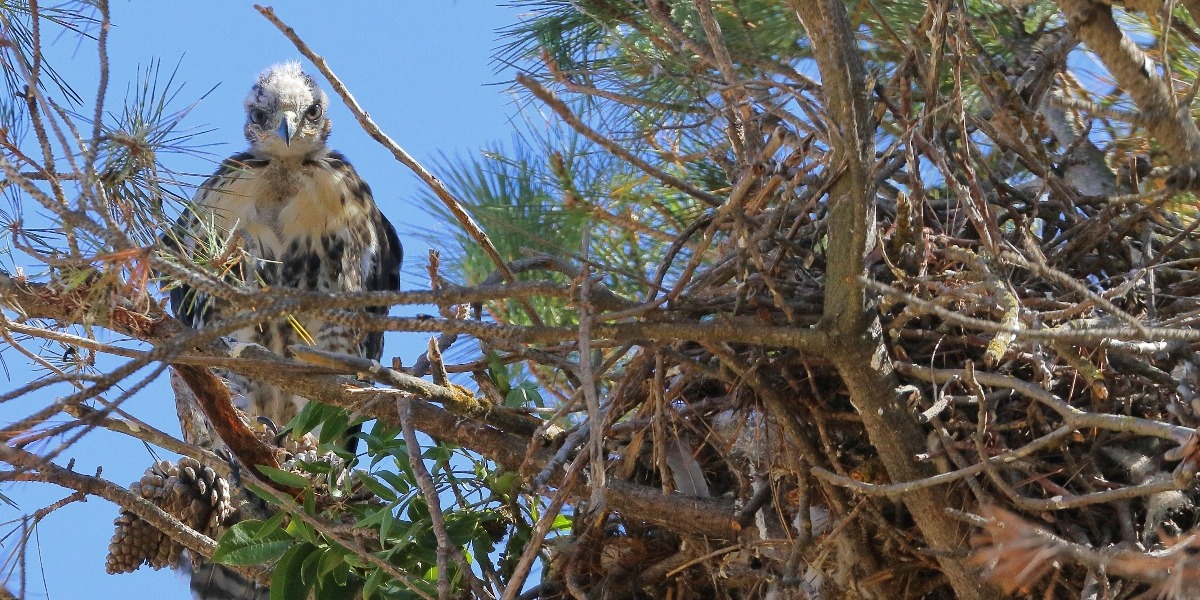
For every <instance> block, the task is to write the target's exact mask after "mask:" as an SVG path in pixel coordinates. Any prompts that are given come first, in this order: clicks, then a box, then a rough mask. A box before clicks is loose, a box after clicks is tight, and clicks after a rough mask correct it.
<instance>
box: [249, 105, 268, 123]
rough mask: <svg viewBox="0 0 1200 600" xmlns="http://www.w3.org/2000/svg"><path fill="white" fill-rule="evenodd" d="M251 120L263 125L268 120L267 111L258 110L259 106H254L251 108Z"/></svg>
mask: <svg viewBox="0 0 1200 600" xmlns="http://www.w3.org/2000/svg"><path fill="white" fill-rule="evenodd" d="M250 120H251V121H254V122H255V123H258V124H259V125H262V124H263V121H266V120H267V113H265V112H263V111H261V110H258V109H257V108H252V109H250Z"/></svg>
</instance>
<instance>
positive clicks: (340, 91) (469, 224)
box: [254, 4, 542, 325]
mask: <svg viewBox="0 0 1200 600" xmlns="http://www.w3.org/2000/svg"><path fill="white" fill-rule="evenodd" d="M254 9H255V10H257V11H258V12H259V13H260V14H262V16H263V17H265V18H266V19H267V20H268V21H270V22H271V24H272V25H274V26H275V27H276V28H277V29H279V31H280V32H281V33H283V35H284V36H285V37H287V39H288V40H290V41H291V42H292V44H293V45H295V46H296V49H297V50H299V51H300V53H301V54H303V55H304V57H305V58H307V59H308V60H309V61H311V62H312V64H313V65H315V66H316V67H317V70H319V71H320V72H321V74H322V75H324V76H325V78H326V79H327V80H329V85H330V86H332V87H333V91H334V92H336V93H337V95H338V96H339V97H341V99H342V102H343V103H345V104H346V107H347V108H349V109H350V112H351V113H353V114H354V118H355V119H357V120H358V124H359V125H360V126H362V128H363V131H366V132H367V135H369V136H371V138H372V139H374V140H375V141H377V142H379V143H380V144H381V145H382V146H383V147H384V148H387V149H388V150H389V151H390V152H391V153H392V156H394V157H396V160H398V161H400V163H401V164H403V165H404V166H406V167H408V168H409V169H410V170H412V172H413V173H416V174H417V177H420V178H421V181H423V182H425V185H428V186H429V188H430V189H431V190H433V193H434V194H436V195H437V197H438V199H439V200H441V201H442V203H443V204H445V205H446V208H447V209H449V210H450V213H451V214H453V215H454V217H455V218H457V219H458V222H459V223H460V224H462V226H463V228H464V229H466V230H467V233H468V234H469V235H470V236H471V238H472V239H474V240H475V243H477V244H479V247H480V248H483V251H484V253H486V254H487V255H488V257H489V258H491V259H492V262H493V263H494V264H495V265H496V269H497V270H499V271H500V273H502V274H503V275H504V279H505V280H506V281H515V280H516V276H514V275H513V273H512V271H509V270H508V266H507V265H506V264H505V261H504V258H503V257H501V256H500V251H499V250H497V249H496V245H495V244H493V243H492V240H491V238H489V237H488V235H487V233H485V232H484V231H483V228H482V227H480V226H479V224H478V223H476V222H475V219H474V218H472V217H471V215H470V213H468V212H467V210H466V209H465V208H463V204H462V202H460V201H459V200H458V199H457V198H455V197H454V194H452V193H450V190H449V189H447V188H446V185H445V184H443V183H442V181H441V180H440V179H438V178H437V177H435V176H434V175H433V174H432V173H430V172H429V171H428V170H426V169H425V167H423V166H421V163H419V162H417V160H416V159H415V158H413V157H412V156H411V155H409V153H408V152H405V150H404V148H401V147H400V145H399V144H397V143H396V142H395V141H393V140H392V138H390V137H388V135H387V134H386V133H384V132H383V130H382V129H380V128H379V126H378V125H376V124H375V121H373V120H372V119H371V117H370V116H368V115H367V113H366V111H364V110H363V108H362V106H361V105H360V104H359V103H358V100H356V99H355V98H354V95H353V94H351V93H350V90H348V89H346V85H345V84H343V83H342V80H341V79H339V78H338V76H337V75H335V74H334V73H333V70H332V69H331V68H330V67H329V63H327V62H325V58H324V57H322V56H320V55H319V54H317V53H316V52H313V51H312V49H311V48H309V47H308V44H306V43H305V42H304V40H302V39H300V36H299V35H298V34H297V33H296V30H295V29H292V28H291V27H289V26H288V25H287V24H285V23H284V22H283V21H281V20H280V19H279V17H278V16H276V15H275V9H273V8H271V7H269V6H267V7H264V6H261V5H258V4H255V5H254ZM519 302H520V303H521V305H522V307H523V308H524V309H525V312H526V313H528V315H529V318H530V320H532V321H533V322H534V323H535V324H538V325H540V324H541V323H542V320H541V318H540V317H538V315H537V312H536V311H535V310H534V309H533V305H531V304H530V303H529V302H528V301H526V300H519Z"/></svg>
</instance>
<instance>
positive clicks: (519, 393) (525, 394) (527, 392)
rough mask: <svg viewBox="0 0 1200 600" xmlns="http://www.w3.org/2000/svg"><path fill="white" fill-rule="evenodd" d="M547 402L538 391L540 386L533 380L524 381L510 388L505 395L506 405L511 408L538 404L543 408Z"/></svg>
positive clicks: (537, 405)
mask: <svg viewBox="0 0 1200 600" xmlns="http://www.w3.org/2000/svg"><path fill="white" fill-rule="evenodd" d="M544 404H545V402H544V401H543V400H542V395H541V394H540V393H538V386H537V384H536V383H534V382H532V381H522V382H521V384H520V385H518V386H516V387H514V388H513V389H511V390H509V392H508V394H507V395H505V396H504V405H505V406H507V407H509V408H517V407H522V406H536V407H538V408H542V407H543V405H544Z"/></svg>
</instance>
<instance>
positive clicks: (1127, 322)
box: [539, 186, 1200, 598]
mask: <svg viewBox="0 0 1200 600" xmlns="http://www.w3.org/2000/svg"><path fill="white" fill-rule="evenodd" d="M814 187H819V186H814ZM1169 197H1170V195H1169V194H1166V193H1156V194H1150V195H1147V196H1140V197H1139V196H1131V197H1127V198H1118V199H1099V198H1083V199H1082V201H1081V202H1080V203H1079V204H1076V205H1074V206H1070V207H1069V208H1068V207H1067V205H1066V204H1061V205H1058V206H1054V205H1051V206H1049V207H1048V206H1046V205H1042V206H1041V207H1040V210H1041V214H1040V215H1039V214H1038V212H1037V210H1035V209H1034V208H1032V207H1031V206H1030V205H1029V204H1022V203H1014V204H1013V205H1012V206H1010V207H1007V208H1000V207H997V206H990V207H983V209H982V212H981V210H980V208H979V207H977V206H964V205H963V204H962V203H958V202H942V203H936V202H932V201H924V202H921V203H915V202H912V201H910V200H909V199H908V198H907V197H905V196H904V195H903V194H899V195H897V196H895V197H892V198H880V199H879V201H878V203H877V207H878V210H879V217H878V223H879V230H880V231H882V232H883V234H882V236H881V240H880V242H879V244H878V245H877V249H876V250H875V251H874V252H873V253H872V254H871V255H870V256H868V257H867V267H868V268H867V272H868V275H867V276H866V277H865V278H864V279H863V280H862V281H861V284H862V285H864V286H866V288H867V290H868V297H869V298H870V302H871V304H872V305H871V306H870V307H869V310H868V311H867V312H868V314H869V315H872V317H871V318H873V317H874V315H877V317H878V321H877V323H875V324H874V325H871V326H868V327H867V328H866V329H867V336H868V337H871V336H873V339H874V340H875V341H877V342H878V347H879V349H880V350H879V353H878V354H877V355H876V357H877V358H878V363H877V364H872V365H862V366H863V367H869V368H870V369H872V370H873V371H874V372H875V373H876V374H877V375H879V376H880V377H882V379H881V380H882V381H891V382H894V384H895V390H894V398H895V400H896V403H897V408H898V409H899V410H900V414H901V415H902V419H905V420H908V421H909V423H910V425H912V424H914V423H915V425H912V427H910V429H909V431H915V432H917V435H918V436H921V437H922V439H919V440H909V442H910V443H911V446H910V447H916V448H917V449H918V451H917V452H915V453H914V454H913V455H912V456H910V457H908V458H910V459H911V461H912V462H913V463H915V464H916V467H915V469H916V472H918V473H921V474H922V476H921V477H918V478H916V479H912V480H897V479H896V478H895V477H894V473H892V472H889V463H888V460H887V459H888V457H887V456H885V455H884V454H883V452H884V451H883V450H881V445H880V443H879V439H880V438H879V435H878V434H877V432H876V431H874V430H872V427H871V422H870V421H871V419H868V418H866V415H864V413H863V407H862V406H856V402H857V401H858V399H857V398H856V397H854V396H853V395H852V394H851V393H850V390H851V387H852V386H851V385H850V384H849V383H848V381H847V378H848V377H849V376H850V375H848V374H847V372H846V369H845V368H844V366H842V365H839V364H837V361H836V360H834V359H832V358H830V357H831V356H836V355H837V352H838V351H837V349H836V348H817V349H816V350H815V351H814V350H807V349H803V348H786V347H784V348H781V347H780V346H781V345H783V344H780V343H777V342H773V341H772V340H773V339H776V338H771V337H770V336H771V335H774V333H772V332H778V328H780V327H790V328H795V329H807V328H817V329H819V328H821V327H823V326H824V325H825V323H826V321H827V320H828V319H829V318H830V315H831V314H834V313H836V311H831V310H830V309H829V307H826V306H824V301H823V299H824V297H825V293H826V287H827V285H828V282H827V281H826V263H827V259H828V257H827V256H826V254H825V250H826V248H827V246H828V236H835V235H839V234H840V233H839V232H836V231H829V229H828V223H829V220H828V218H827V215H826V213H825V212H824V206H822V205H814V204H808V205H805V204H804V203H803V202H796V203H792V204H790V205H787V206H784V207H781V208H777V209H766V210H763V211H761V212H758V213H753V212H750V213H749V214H748V215H747V216H746V217H744V218H739V219H733V218H730V219H728V220H720V219H717V220H712V219H707V218H706V219H707V220H703V221H702V222H700V223H698V226H697V227H693V228H692V229H691V230H690V232H689V233H687V234H685V235H696V236H697V237H701V236H702V235H708V236H711V239H712V240H713V243H712V245H711V246H710V247H707V248H705V247H703V246H701V248H702V250H703V251H704V252H705V254H704V255H703V260H702V261H700V260H698V261H697V262H698V263H700V266H699V267H698V268H697V269H696V270H695V272H694V273H689V274H688V276H689V277H690V279H688V280H686V281H681V282H679V283H678V286H677V287H676V289H677V290H682V293H679V294H678V295H677V296H675V297H674V298H672V299H671V301H670V302H669V304H668V306H667V307H666V309H665V310H664V314H667V315H669V317H664V318H663V320H667V321H671V322H674V323H682V322H692V323H710V324H712V323H722V322H725V323H734V324H736V326H737V327H738V328H739V329H740V330H741V331H740V333H739V334H738V335H737V336H735V337H736V339H731V340H730V341H728V342H725V341H712V340H709V341H701V342H696V341H687V342H682V341H680V342H667V341H664V342H661V343H650V342H642V343H641V344H640V345H638V346H636V347H635V348H634V349H633V350H632V352H631V354H630V358H629V359H628V360H627V361H626V362H624V363H622V368H620V369H619V372H617V373H616V374H613V375H611V379H610V380H608V383H607V385H605V386H602V388H601V389H602V390H606V391H607V393H606V394H605V395H604V397H603V398H601V399H600V403H599V404H600V405H601V406H603V407H604V409H603V413H602V414H603V418H604V426H603V427H604V429H603V431H604V434H605V435H604V440H605V442H604V443H605V456H606V458H607V459H608V461H607V467H606V472H607V477H608V478H609V480H610V481H611V480H624V481H631V482H636V483H640V484H644V485H648V486H653V487H655V488H661V489H662V490H663V492H664V493H668V494H674V495H679V494H682V495H686V496H688V497H692V498H700V499H703V501H704V502H709V503H714V504H719V503H722V502H729V504H728V506H729V508H730V510H731V514H733V515H734V517H733V519H732V524H731V527H730V528H729V529H728V531H726V532H725V533H724V534H718V535H712V534H709V535H700V534H689V533H687V532H686V531H684V532H683V533H681V530H686V529H688V528H687V527H685V526H682V525H681V522H683V521H687V520H689V519H691V518H692V515H691V514H690V513H688V512H680V513H678V514H666V515H662V516H661V517H660V518H658V519H654V518H650V519H647V518H646V517H645V515H644V513H638V514H635V513H634V511H631V510H625V511H622V510H621V508H620V507H614V506H613V505H612V504H613V503H612V502H610V503H609V504H607V505H604V507H603V508H602V509H600V510H593V509H592V508H591V507H592V505H591V504H589V503H588V502H582V503H581V504H580V505H579V506H578V507H577V511H578V512H577V515H576V519H575V520H574V532H573V534H574V535H573V537H572V538H571V539H572V541H571V542H570V543H569V544H565V545H562V546H560V547H559V548H558V551H557V553H556V554H555V559H554V561H553V563H552V565H551V568H550V569H549V571H548V573H547V576H546V578H545V580H544V582H543V584H542V587H541V588H540V590H539V592H540V593H541V597H543V598H552V597H553V598H559V597H561V598H567V597H571V595H572V593H573V591H574V592H578V591H580V590H600V589H602V590H605V593H607V594H609V596H605V597H631V598H632V597H668V598H705V597H710V598H724V597H776V596H772V595H770V594H771V593H786V594H789V595H795V597H814V598H815V597H826V598H829V597H883V596H885V595H891V596H893V597H922V596H927V597H952V596H953V592H952V591H951V588H950V586H949V585H947V578H946V575H944V574H943V571H944V566H945V564H946V563H944V562H942V561H943V559H950V560H957V561H961V563H962V564H965V565H966V567H967V572H968V573H980V574H982V575H983V576H984V577H985V578H986V579H987V580H989V581H991V582H993V583H995V584H997V585H999V586H1000V587H1002V588H1003V589H1005V590H1006V591H1009V592H1011V591H1034V592H1037V593H1039V594H1049V595H1051V596H1055V597H1096V594H1103V595H1104V596H1103V597H1127V596H1131V595H1136V594H1138V593H1143V592H1147V591H1149V592H1151V593H1161V594H1164V595H1167V596H1174V597H1188V596H1194V595H1195V594H1197V593H1200V589H1197V587H1196V586H1197V584H1196V583H1195V582H1196V581H1200V579H1196V578H1195V577H1194V576H1193V575H1194V574H1195V571H1196V568H1197V565H1198V564H1200V563H1197V562H1196V561H1195V560H1194V556H1195V546H1196V543H1195V542H1194V536H1192V535H1191V532H1192V531H1193V530H1194V527H1195V526H1196V525H1197V523H1196V517H1195V515H1196V510H1195V509H1196V501H1197V489H1196V486H1195V485H1194V484H1193V483H1192V476H1193V475H1194V473H1195V471H1196V466H1197V464H1196V460H1197V458H1196V457H1197V454H1196V450H1197V444H1198V443H1200V442H1198V441H1197V438H1195V437H1194V435H1193V428H1194V427H1195V426H1196V424H1197V420H1198V415H1200V403H1198V402H1200V400H1198V399H1197V397H1196V395H1197V392H1196V390H1197V385H1196V383H1197V378H1198V377H1200V363H1198V359H1200V355H1198V354H1197V353H1196V345H1195V343H1196V341H1197V339H1198V338H1197V336H1196V335H1195V333H1194V331H1193V330H1191V329H1190V326H1191V324H1192V323H1193V322H1194V315H1195V314H1196V309H1197V306H1196V302H1195V301H1194V300H1193V298H1194V297H1195V296H1196V293H1197V291H1200V273H1197V271H1196V269H1195V268H1196V260H1195V258H1194V257H1195V256H1197V253H1198V252H1200V245H1198V244H1197V241H1196V240H1195V239H1194V237H1193V236H1192V233H1191V232H1192V231H1193V230H1194V229H1195V227H1196V223H1197V222H1196V221H1193V220H1191V219H1190V218H1185V217H1181V216H1178V214H1177V213H1176V212H1173V211H1171V210H1166V209H1164V208H1163V205H1164V203H1165V202H1166V201H1167V198H1169ZM964 202H965V201H964ZM1056 210H1057V211H1059V213H1058V214H1059V215H1060V217H1061V215H1063V214H1067V215H1068V216H1067V217H1061V218H1054V219H1052V218H1051V215H1052V214H1054V212H1055V211H1056ZM713 223H716V225H714V224H713ZM705 228H708V229H707V233H705V234H701V233H700V232H704V231H706V229H705ZM689 243H692V242H689V241H686V240H680V242H679V244H678V245H681V246H682V245H685V244H689ZM594 290H595V291H596V293H597V296H599V294H600V293H602V292H605V290H603V289H600V288H594ZM758 329H761V331H762V332H763V335H762V341H761V343H754V342H753V341H752V338H753V336H754V332H755V331H756V330H758ZM544 364H550V363H548V362H545V361H544ZM546 377H547V378H549V377H550V375H546ZM897 427H898V425H897ZM581 429H582V428H581ZM581 429H576V430H575V432H576V433H578V432H579V431H580V430H581ZM901 430H903V428H901ZM568 433H571V432H568ZM581 437H582V435H581V436H579V437H576V438H574V439H575V443H576V444H580V445H582V444H583V442H582V441H580V439H581ZM571 439H572V438H570V436H567V440H568V445H570V444H569V442H570V441H571ZM919 493H932V494H934V497H935V498H937V499H938V501H939V502H940V506H939V510H940V511H942V514H940V515H936V517H937V518H939V519H945V520H947V521H949V522H952V523H953V526H954V527H955V531H956V532H957V535H958V538H957V540H958V542H959V543H957V544H955V545H953V546H952V547H946V546H941V547H939V546H938V544H936V543H934V542H932V541H931V540H930V539H929V536H928V534H927V530H926V529H924V528H923V527H921V526H919V525H918V520H917V519H914V515H913V511H914V509H913V507H912V505H911V504H909V503H908V500H909V499H910V498H911V497H912V496H914V495H915V494H919ZM1047 597H1049V596H1047Z"/></svg>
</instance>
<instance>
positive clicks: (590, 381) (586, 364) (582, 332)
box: [579, 227, 607, 513]
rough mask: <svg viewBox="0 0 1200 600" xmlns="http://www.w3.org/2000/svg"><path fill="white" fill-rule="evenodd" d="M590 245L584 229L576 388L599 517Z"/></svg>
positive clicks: (599, 427) (600, 438) (600, 457)
mask: <svg viewBox="0 0 1200 600" xmlns="http://www.w3.org/2000/svg"><path fill="white" fill-rule="evenodd" d="M590 241H591V236H590V235H589V232H588V228H587V227H584V228H583V239H582V242H581V245H582V249H581V250H580V251H581V252H582V253H583V272H581V273H580V274H579V279H580V281H579V296H580V298H579V379H580V380H581V381H580V382H579V385H580V386H582V387H583V400H584V403H585V404H586V405H587V412H588V422H589V424H590V427H591V429H590V430H589V435H588V440H589V441H590V442H591V454H592V460H591V461H590V462H591V467H592V469H591V471H592V480H591V484H592V497H591V507H592V510H594V511H596V512H598V513H599V512H603V510H604V485H605V480H606V479H607V477H606V472H605V470H604V455H605V452H604V429H605V427H604V421H602V420H601V414H602V413H601V412H600V398H599V397H597V395H596V377H595V375H594V373H593V372H592V331H591V326H592V315H591V312H592V310H591V309H592V307H591V290H592V285H591V279H592V270H591V264H590V263H589V262H588V260H587V257H588V245H589V243H590Z"/></svg>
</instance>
